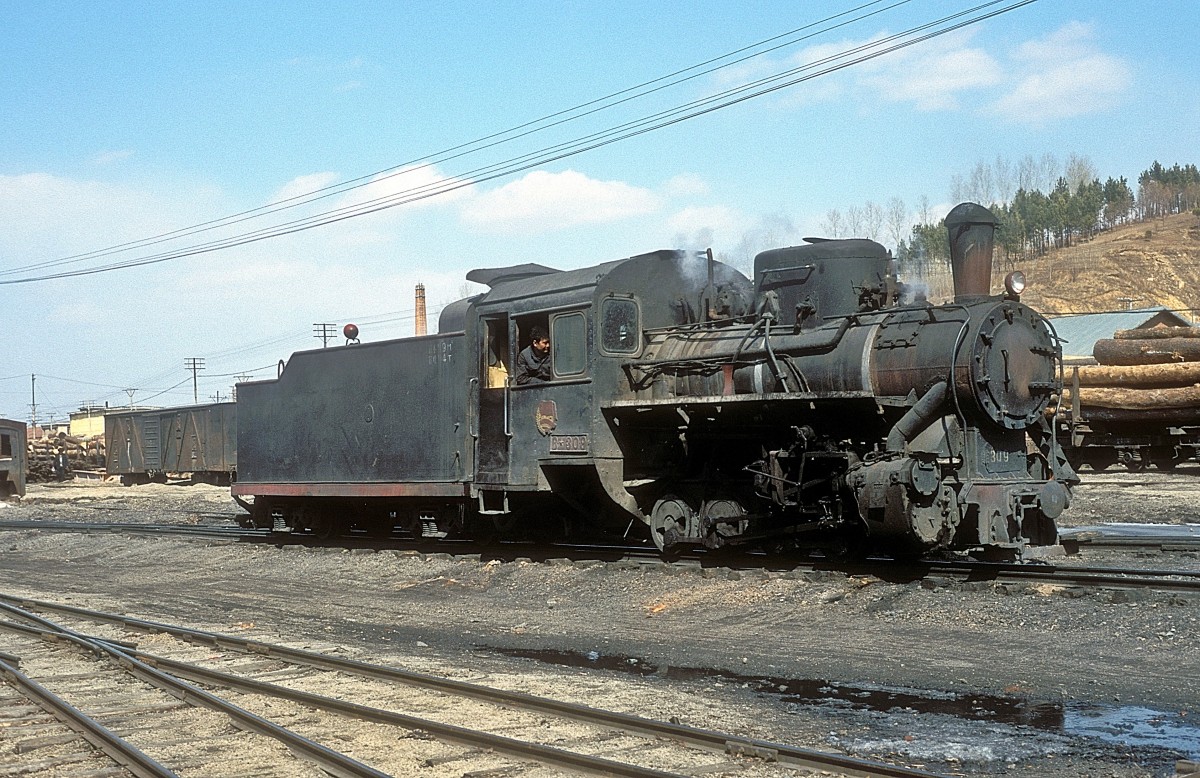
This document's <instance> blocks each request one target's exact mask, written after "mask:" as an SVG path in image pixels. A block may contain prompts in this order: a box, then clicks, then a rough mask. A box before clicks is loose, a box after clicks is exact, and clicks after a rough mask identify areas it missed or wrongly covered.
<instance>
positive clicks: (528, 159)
mask: <svg viewBox="0 0 1200 778" xmlns="http://www.w3.org/2000/svg"><path fill="white" fill-rule="evenodd" d="M1002 2H1004V0H992V2H987V3H983V4H981V5H977V6H974V7H972V8H968V9H965V10H963V11H959V12H957V13H954V14H950V15H948V16H944V17H942V18H940V19H937V20H935V21H932V22H927V23H925V24H921V25H918V26H915V27H912V28H909V29H908V30H905V31H904V32H901V33H897V34H895V35H891V36H887V37H885V38H881V39H878V40H875V41H872V42H870V43H867V44H863V45H861V46H856V47H853V48H850V49H846V50H843V51H842V52H839V53H837V54H834V55H830V56H829V57H826V58H824V59H822V60H819V61H817V62H814V63H808V64H805V65H802V66H799V67H796V68H791V69H789V70H786V71H784V72H782V73H777V74H775V75H772V76H768V77H765V78H762V79H758V80H756V81H753V82H750V83H747V84H743V85H741V86H738V87H734V88H731V89H728V90H725V91H723V92H719V93H717V94H715V95H710V96H709V97H706V98H702V99H699V100H694V101H691V102H689V103H685V104H683V105H680V106H677V107H675V108H672V109H669V110H666V111H661V112H658V113H656V114H652V115H650V116H645V117H642V118H641V119H636V120H633V121H630V122H626V123H624V124H621V125H618V126H616V127H611V128H609V129H607V130H602V131H600V132H597V133H592V134H590V135H586V136H583V137H581V138H577V139H575V140H573V141H567V142H563V143H559V144H556V145H554V146H549V147H546V148H543V149H540V150H538V151H534V152H529V153H527V154H523V155H520V156H517V157H513V158H510V159H508V160H505V161H502V162H498V163H494V164H491V165H486V166H483V167H480V168H476V169H474V170H471V171H467V172H465V173H460V174H456V175H454V176H451V177H449V178H447V179H445V180H443V181H439V182H436V183H433V184H424V185H421V186H417V187H412V188H410V189H408V190H403V191H400V192H395V193H392V194H390V195H385V196H382V197H378V198H374V199H372V200H367V201H364V202H361V203H356V204H353V205H349V206H344V207H341V208H336V209H332V210H329V211H325V212H323V213H319V214H315V215H311V216H308V217H304V218H299V219H295V220H292V221H288V222H283V223H280V224H276V225H272V226H270V227H264V228H261V229H258V230H253V231H250V232H246V233H242V234H240V235H234V236H230V237H227V238H223V239H218V240H213V241H209V242H207V243H200V244H196V245H193V246H187V247H183V248H180V249H176V250H173V251H167V252H163V253H159V254H152V255H149V256H143V257H138V258H134V259H128V260H123V261H118V262H113V263H109V264H105V265H98V266H93V267H90V268H82V269H75V270H69V271H62V272H58V273H51V274H46V275H41V276H31V277H25V278H16V279H8V280H0V284H17V283H29V282H33V281H45V280H50V279H55V278H66V277H73V276H81V275H91V274H95V273H102V272H108V271H111V270H117V269H122V268H129V267H139V266H144V265H150V264H156V263H160V262H166V261H170V260H174V259H181V258H184V257H189V256H194V255H197V254H204V253H210V252H213V251H219V250H222V249H227V248H232V247H234V246H240V245H245V244H248V243H254V242H258V241H262V240H267V239H270V238H275V237H280V236H283V235H289V234H293V233H296V232H300V231H303V230H308V229H313V228H315V227H320V226H325V225H329V224H333V223H336V222H339V221H343V220H346V219H350V218H355V217H358V216H363V215H366V214H370V213H375V212H378V211H381V210H385V209H388V208H394V207H396V206H399V205H405V204H409V203H413V202H417V201H419V200H424V199H427V198H429V197H434V196H437V195H441V194H446V193H448V192H452V191H455V190H457V189H461V188H464V187H467V186H474V185H475V184H478V183H483V182H486V181H491V180H494V179H497V178H501V177H506V176H510V175H513V174H515V173H519V172H523V171H525V170H529V169H531V168H534V167H539V166H541V165H545V164H548V163H550V162H554V161H557V160H561V159H565V158H567V157H571V156H575V155H578V154H582V153H585V152H587V151H591V150H594V149H597V148H601V147H603V146H607V145H610V144H613V143H617V142H619V141H623V140H627V139H629V138H632V137H635V136H638V135H642V134H646V133H649V132H653V131H656V130H659V129H663V128H665V127H668V126H671V125H674V124H678V123H680V122H684V121H688V120H690V119H694V118H697V117H699V116H703V115H705V114H708V113H712V112H714V111H718V110H721V109H724V108H728V107H730V106H733V105H737V104H739V103H742V102H746V101H748V100H752V99H755V98H757V97H761V96H763V95H767V94H771V93H773V92H777V91H779V90H781V89H786V88H788V87H791V86H795V85H797V84H799V83H803V82H805V81H809V80H812V79H815V78H818V77H820V76H823V75H828V74H829V73H833V72H836V71H839V70H842V69H845V68H847V67H851V66H853V65H856V64H860V63H862V62H866V61H868V60H871V59H875V58H877V57H880V56H883V55H885V54H888V53H891V52H894V51H897V50H900V49H903V48H907V47H909V46H912V45H915V44H917V43H921V42H924V41H927V40H930V39H932V38H936V37H939V36H941V35H945V34H947V33H949V32H953V31H955V30H959V29H962V28H963V27H966V26H969V25H972V24H977V23H979V22H981V21H984V20H986V19H990V18H994V17H996V16H999V15H1001V14H1004V13H1008V12H1010V11H1013V10H1016V9H1018V8H1021V7H1023V6H1026V5H1030V4H1032V3H1033V2H1036V0H1019V1H1018V2H1010V3H1008V4H1007V5H1004V6H1003V7H1000V8H996V7H995V6H998V5H1001V3H1002ZM899 4H900V3H896V4H895V5H899ZM868 5H874V3H871V4H868ZM863 7H866V6H860V7H859V8H863ZM889 7H894V6H889ZM987 9H992V10H987ZM877 12H878V11H876V12H873V13H877ZM847 13H849V12H847ZM973 14H977V15H975V16H972V15H973ZM842 15H844V14H842ZM839 16H841V15H839ZM968 17H969V18H968ZM830 18H836V17H830ZM956 20H957V21H956ZM823 21H828V19H826V20H823ZM818 24H819V23H818ZM843 24H844V23H843ZM942 25H944V26H942ZM838 26H841V25H838ZM939 26H941V27H940V29H936V28H938V27H939ZM693 67H699V66H693ZM689 70H690V69H689ZM681 72H686V71H681ZM663 78H670V76H665V77H663ZM656 81H657V80H656ZM647 83H655V82H647ZM637 88H638V87H633V88H631V89H637ZM614 94H623V92H622V93H614ZM603 99H606V98H601V100H603ZM593 102H594V101H593ZM590 104H591V103H585V104H583V105H590ZM569 110H575V109H569ZM557 115H558V114H551V115H550V116H551V117H553V116H557ZM522 126H526V125H522ZM509 132H511V131H509ZM502 134H503V133H501V135H502ZM488 137H489V138H491V137H496V136H488ZM464 145H471V144H464ZM458 148H462V147H461V146H460V147H455V149H458ZM452 150H453V149H452ZM428 164H435V163H428ZM389 170H394V168H389ZM402 172H408V171H402ZM467 176H470V178H467ZM364 178H366V177H364ZM361 180H362V179H354V181H361ZM361 185H365V184H359V185H356V187H355V188H357V186H361ZM339 186H344V185H334V186H333V187H331V188H337V187H339ZM346 190H347V189H337V192H328V193H325V194H322V195H320V197H325V196H329V195H330V194H332V193H340V192H342V191H346ZM321 191H324V190H318V192H321ZM299 197H300V198H303V197H308V195H301V196H299ZM315 199H319V198H317V197H313V198H312V199H311V200H306V201H303V202H300V203H297V205H299V204H307V203H308V202H312V201H314V200H315ZM285 202H286V201H285ZM270 207H271V206H264V208H270ZM288 207H294V206H288ZM257 210H258V211H260V212H261V209H257ZM278 210H283V208H279V209H278ZM244 213H251V212H244ZM230 218H233V217H230ZM222 221H223V220H215V221H214V222H209V223H206V224H214V225H215V224H217V222H222ZM228 223H231V222H227V223H223V224H220V225H218V226H227V224H228ZM201 226H202V227H204V226H203V225H201ZM204 229H209V227H204ZM197 231H199V230H197ZM182 232H186V231H178V233H182ZM169 235H173V236H175V237H179V236H180V235H179V234H177V233H169ZM155 240H156V239H147V241H149V242H134V243H133V244H123V245H122V247H115V248H114V249H113V250H111V251H110V252H109V253H110V254H111V253H117V252H119V251H126V250H128V249H129V247H134V246H136V247H139V248H140V247H144V246H146V245H150V242H154V241H155ZM105 255H106V254H105V252H104V251H100V252H93V253H91V254H88V255H82V256H76V257H73V258H66V259H63V260H57V261H55V262H49V263H41V264H40V265H36V266H27V267H26V268H20V269H16V270H11V271H5V272H4V273H0V275H5V274H14V273H17V272H28V271H29V270H31V269H35V268H39V267H49V266H53V265H56V264H66V263H68V262H76V261H80V260H81V259H87V258H90V259H95V258H99V257H101V256H105Z"/></svg>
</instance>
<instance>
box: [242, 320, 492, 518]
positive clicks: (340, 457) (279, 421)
mask: <svg viewBox="0 0 1200 778" xmlns="http://www.w3.org/2000/svg"><path fill="white" fill-rule="evenodd" d="M465 345H466V338H465V336H464V335H463V334H462V333H452V334H449V335H436V336H430V337H422V338H409V339H404V340H395V341H386V342H382V343H370V344H362V345H351V346H344V347H338V348H330V349H321V350H316V351H305V352H300V353H298V354H294V355H293V356H292V358H291V360H290V361H289V362H288V364H287V367H286V369H285V370H284V371H283V374H282V375H281V376H280V377H279V378H278V379H276V380H273V381H262V382H253V383H244V384H241V385H239V386H238V403H237V405H238V421H237V425H238V440H237V444H238V446H237V454H238V483H237V484H236V485H235V486H234V492H235V493H236V494H268V493H272V492H271V491H270V490H265V489H256V488H255V485H256V484H274V485H279V484H337V483H341V484H372V483H376V484H377V483H428V482H461V481H463V480H464V479H466V478H467V477H468V473H469V472H470V465H471V459H470V458H471V448H470V446H471V429H470V419H469V413H468V404H467V398H468V397H469V392H468V390H469V387H470V376H469V375H468V370H469V368H470V366H472V365H474V359H473V358H472V356H471V355H470V354H469V353H468V350H467V349H466V347H465ZM321 491H322V494H329V490H328V489H324V490H321ZM353 493H354V492H353V490H350V489H345V490H338V489H334V490H333V494H330V496H336V495H340V494H344V495H345V496H350V495H352V494H353Z"/></svg>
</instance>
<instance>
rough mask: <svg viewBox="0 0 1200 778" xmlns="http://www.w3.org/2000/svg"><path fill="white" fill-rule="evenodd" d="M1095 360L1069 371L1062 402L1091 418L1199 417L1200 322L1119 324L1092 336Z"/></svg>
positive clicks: (1192, 420) (1171, 418) (1183, 420)
mask: <svg viewBox="0 0 1200 778" xmlns="http://www.w3.org/2000/svg"><path fill="white" fill-rule="evenodd" d="M1092 356H1094V357H1095V358H1096V361H1097V362H1099V363H1100V364H1098V365H1083V366H1080V367H1077V368H1074V370H1075V371H1077V372H1076V373H1074V374H1071V373H1068V375H1067V380H1066V387H1064V396H1063V405H1064V406H1066V407H1074V405H1075V403H1074V399H1075V398H1074V393H1075V392H1076V391H1078V394H1079V400H1078V404H1079V406H1081V407H1083V408H1087V409H1088V411H1087V412H1086V413H1082V415H1085V416H1091V417H1093V418H1099V417H1106V418H1114V419H1115V418H1120V417H1124V416H1128V417H1130V418H1134V417H1138V418H1148V416H1147V415H1149V416H1153V417H1155V418H1159V417H1161V418H1162V419H1163V420H1176V421H1180V422H1185V421H1190V422H1192V423H1197V422H1200V327H1155V328H1153V329H1146V330H1121V331H1120V332H1117V333H1116V334H1115V335H1114V336H1113V338H1112V339H1111V340H1099V341H1096V345H1095V347H1094V348H1093V350H1092Z"/></svg>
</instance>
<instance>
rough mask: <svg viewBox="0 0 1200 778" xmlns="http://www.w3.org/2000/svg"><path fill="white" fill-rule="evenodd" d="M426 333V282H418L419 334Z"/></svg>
mask: <svg viewBox="0 0 1200 778" xmlns="http://www.w3.org/2000/svg"><path fill="white" fill-rule="evenodd" d="M425 333H426V326H425V284H417V334H418V335H424V334H425Z"/></svg>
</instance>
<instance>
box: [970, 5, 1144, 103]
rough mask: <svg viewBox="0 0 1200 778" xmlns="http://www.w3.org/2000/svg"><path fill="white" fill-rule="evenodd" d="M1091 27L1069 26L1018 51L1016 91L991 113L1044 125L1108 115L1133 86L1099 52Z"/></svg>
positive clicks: (1127, 74) (1124, 71)
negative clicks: (1081, 117)
mask: <svg viewBox="0 0 1200 778" xmlns="http://www.w3.org/2000/svg"><path fill="white" fill-rule="evenodd" d="M1094 37H1095V31H1094V29H1093V28H1092V26H1091V25H1088V24H1083V23H1081V22H1071V23H1069V24H1066V25H1064V26H1063V27H1061V28H1059V29H1058V30H1055V31H1054V32H1052V33H1050V34H1049V35H1047V36H1046V37H1044V38H1040V39H1037V40H1032V41H1028V42H1026V43H1024V44H1022V45H1021V46H1019V47H1018V48H1017V50H1016V52H1015V54H1014V56H1013V70H1014V72H1015V74H1016V78H1015V84H1014V85H1013V86H1012V88H1011V89H1010V90H1009V91H1008V92H1007V94H1005V95H1004V96H1002V97H1001V98H1000V99H998V100H996V101H995V102H994V103H993V104H992V105H991V106H990V111H991V112H992V113H995V114H996V115H999V116H1003V117H1005V118H1007V119H1009V120H1011V121H1015V122H1020V123H1023V124H1031V125H1035V126H1036V125H1040V124H1043V123H1045V122H1047V121H1051V120H1055V119H1066V118H1070V117H1073V116H1082V115H1086V114H1090V113H1097V112H1099V111H1104V110H1107V109H1109V108H1111V107H1113V106H1114V105H1116V104H1117V103H1118V102H1119V100H1120V98H1121V96H1122V95H1123V94H1124V93H1125V92H1127V91H1128V90H1129V88H1130V87H1131V86H1132V84H1133V74H1132V72H1131V70H1130V68H1129V66H1128V65H1127V64H1126V63H1125V62H1123V61H1122V60H1120V59H1118V58H1117V57H1113V56H1111V55H1108V54H1104V53H1103V52H1101V51H1099V50H1098V48H1097V46H1096V44H1095V41H1094Z"/></svg>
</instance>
